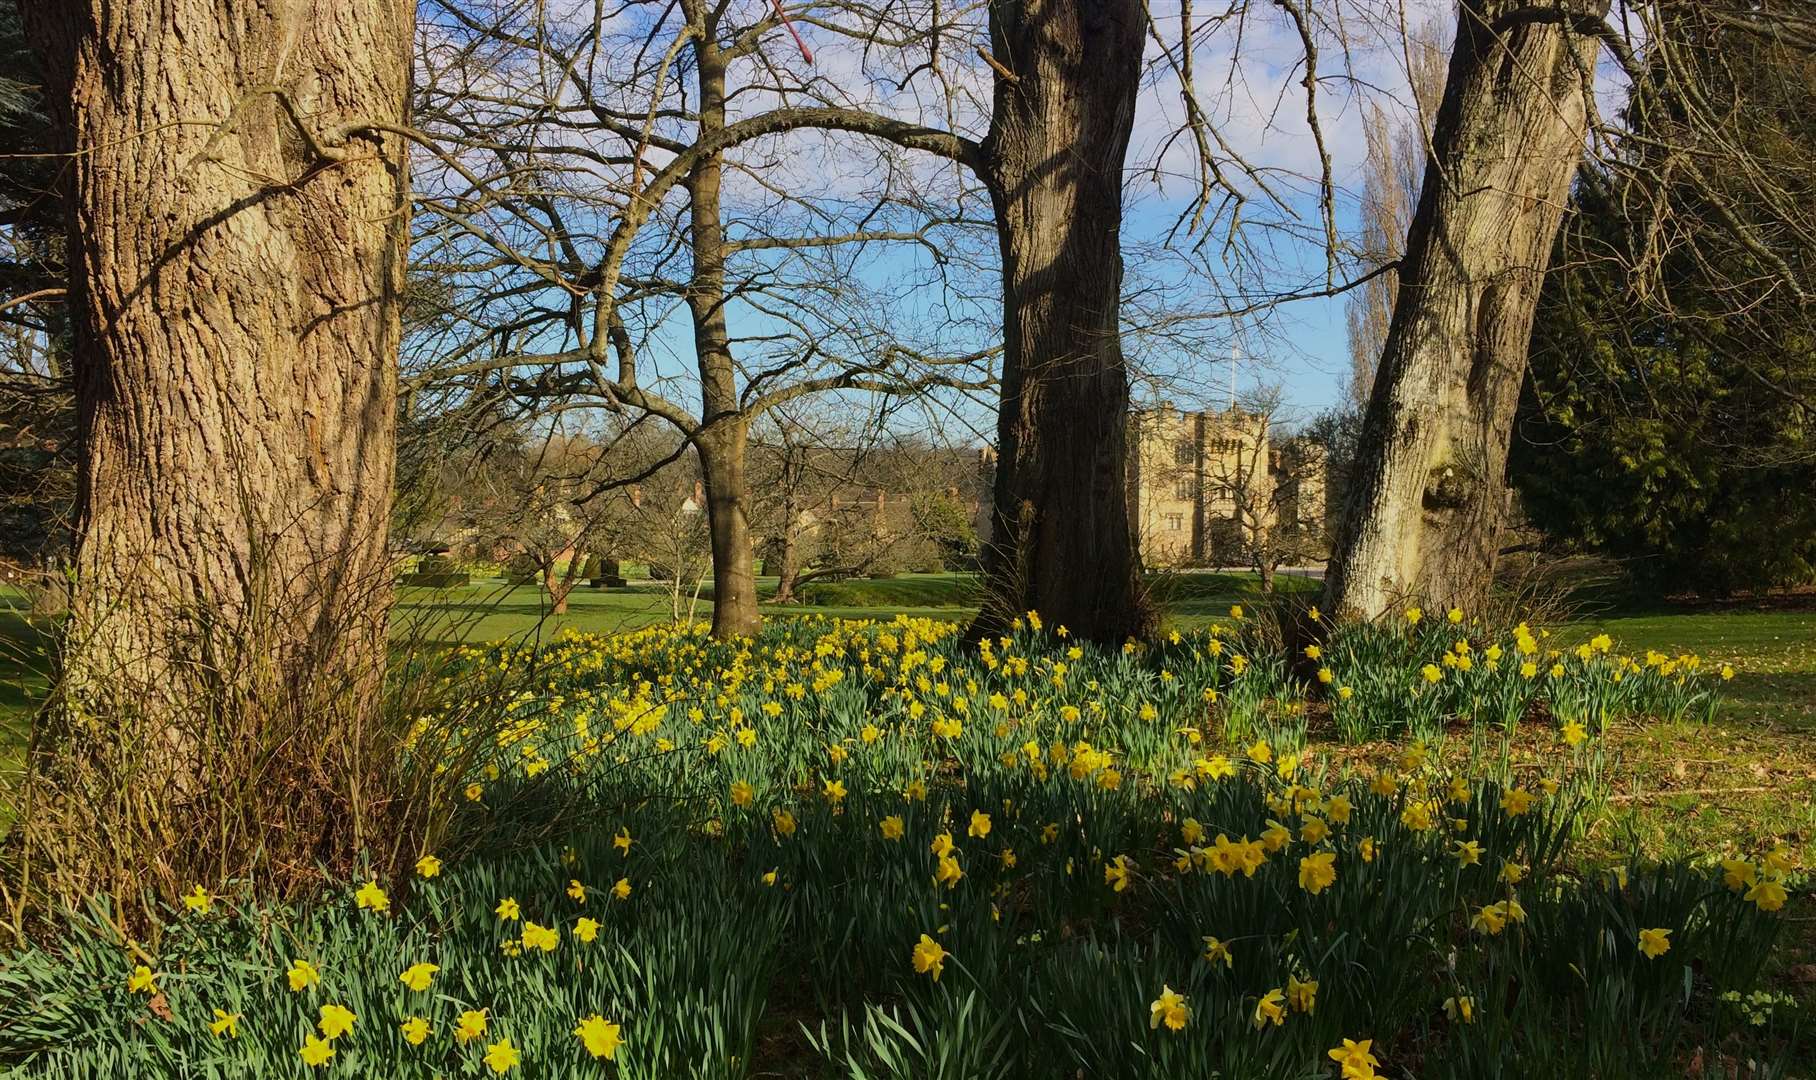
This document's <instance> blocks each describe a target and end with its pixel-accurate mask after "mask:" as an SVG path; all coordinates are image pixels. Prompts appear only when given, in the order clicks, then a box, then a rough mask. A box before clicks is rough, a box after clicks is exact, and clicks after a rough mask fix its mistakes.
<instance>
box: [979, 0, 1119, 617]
mask: <svg viewBox="0 0 1816 1080" xmlns="http://www.w3.org/2000/svg"><path fill="white" fill-rule="evenodd" d="M1146 32H1147V15H1146V11H1145V8H1144V7H1143V5H1142V4H1141V3H1140V0H995V2H993V3H992V4H991V6H990V38H991V48H992V51H993V53H994V59H995V60H996V63H997V65H1000V67H999V68H998V71H997V78H996V90H995V101H994V109H993V112H992V114H991V120H990V131H989V134H988V136H987V137H986V139H985V141H984V147H983V157H984V168H983V170H982V171H983V173H984V177H983V179H984V181H985V183H986V184H987V185H988V187H989V189H990V194H991V201H992V203H993V205H994V209H995V213H996V223H997V238H998V243H999V245H1000V247H1001V250H1002V271H1003V377H1002V403H1001V406H1000V412H999V414H998V421H997V454H998V458H997V467H996V483H995V490H994V494H993V500H992V509H991V538H990V544H989V545H988V547H987V548H986V551H985V554H984V579H985V583H984V588H985V602H984V606H983V609H982V610H981V611H980V612H979V615H978V618H977V621H976V622H975V623H974V624H973V627H972V633H973V634H985V633H992V632H996V631H998V630H1000V629H1001V628H1002V627H1003V626H1004V625H1005V624H1006V623H1007V622H1008V621H1009V620H1010V619H1012V618H1014V617H1016V616H1018V615H1020V614H1021V612H1023V611H1026V610H1036V611H1039V612H1040V614H1041V615H1042V617H1043V618H1045V619H1046V620H1047V621H1048V622H1049V623H1055V624H1063V625H1065V626H1066V627H1068V628H1069V629H1070V630H1071V632H1072V633H1073V634H1075V635H1078V636H1081V637H1087V638H1091V639H1093V640H1097V641H1105V642H1120V641H1122V640H1123V639H1125V638H1127V637H1129V636H1132V635H1133V636H1145V635H1146V634H1147V633H1148V632H1149V631H1150V630H1151V617H1150V615H1149V614H1148V612H1147V611H1146V610H1145V605H1144V604H1143V602H1142V597H1141V593H1140V584H1139V580H1138V578H1137V568H1136V561H1135V547H1134V542H1133V539H1132V537H1131V535H1130V531H1129V516H1128V509H1127V506H1128V499H1127V490H1126V483H1127V481H1126V477H1125V460H1126V456H1127V448H1126V447H1127V440H1128V409H1129V381H1128V372H1127V370H1126V368H1125V367H1124V364H1123V357H1122V343H1121V339H1120V336H1119V326H1118V310H1119V300H1120V291H1121V287H1122V251H1121V246H1120V233H1121V225H1122V170H1123V158H1124V155H1125V153H1126V152H1127V150H1128V145H1129V133H1130V128H1131V126H1132V124H1133V122H1134V116H1135V97H1136V93H1137V90H1138V87H1139V77H1140V70H1141V52H1142V45H1143V41H1144V35H1145V34H1146Z"/></svg>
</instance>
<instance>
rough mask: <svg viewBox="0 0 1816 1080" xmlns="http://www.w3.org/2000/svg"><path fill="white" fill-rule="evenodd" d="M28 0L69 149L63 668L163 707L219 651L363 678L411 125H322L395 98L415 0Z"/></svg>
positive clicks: (211, 679) (394, 116)
mask: <svg viewBox="0 0 1816 1080" xmlns="http://www.w3.org/2000/svg"><path fill="white" fill-rule="evenodd" d="M27 10H28V17H29V18H30V22H31V30H32V33H33V36H34V38H35V41H36V44H37V45H38V47H39V48H40V49H41V50H42V53H43V55H44V57H45V60H46V66H47V68H49V70H50V72H51V76H50V78H51V81H52V85H51V87H50V88H49V95H48V96H49V98H50V100H51V102H52V103H53V105H54V106H55V107H56V109H57V111H58V113H59V119H60V121H61V122H62V123H63V124H64V125H66V128H67V131H68V132H69V135H70V137H71V138H72V141H73V146H72V149H73V150H74V157H73V159H72V160H71V163H70V168H71V170H72V174H73V176H72V181H73V182H72V197H71V201H70V212H71V222H70V252H71V258H70V264H71V267H72V277H73V282H72V283H73V285H74V288H73V289H72V290H71V295H72V302H73V303H74V305H75V308H76V320H75V332H76V333H75V364H76V370H75V375H76V378H75V382H76V396H77V407H78V414H79V425H80V427H79V441H80V449H81V473H80V490H79V493H78V504H79V510H78V515H79V517H78V521H79V532H80V540H79V545H78V550H77V555H76V566H77V581H76V586H75V591H74V596H73V600H72V608H71V614H70V620H69V626H68V640H67V649H66V654H65V665H66V673H67V676H68V680H69V685H70V686H71V687H72V688H75V689H76V690H78V691H81V692H82V693H84V694H86V695H89V696H99V697H105V698H107V699H109V700H110V701H112V702H115V703H122V704H123V703H130V704H131V706H132V709H133V711H134V712H135V713H136V714H138V715H140V716H142V717H143V718H144V719H145V720H146V721H148V722H150V723H152V724H154V725H155V724H157V723H158V722H159V719H160V717H162V716H165V715H168V714H169V713H170V712H171V711H172V710H182V709H185V708H195V707H197V706H198V705H199V702H200V701H201V700H202V699H204V698H206V697H207V695H208V694H210V693H211V692H213V691H214V690H215V689H216V688H217V686H218V684H222V683H231V682H232V681H233V680H235V679H238V678H241V677H243V676H246V675H247V674H248V673H247V672H245V671H233V670H226V669H224V668H223V666H222V665H223V664H225V663H227V662H228V658H230V657H240V658H242V659H244V656H245V652H246V648H247V647H248V646H251V647H255V648H256V651H257V654H258V656H259V659H260V662H261V663H262V664H265V665H269V667H268V669H267V670H266V671H265V672H264V673H263V674H262V675H261V677H262V678H266V679H269V680H272V681H274V682H275V683H276V684H278V685H280V686H282V687H284V688H286V692H289V693H292V694H294V695H296V696H297V697H299V698H312V697H314V696H316V692H317V691H319V690H320V689H321V688H323V687H334V688H337V689H338V688H346V687H352V688H354V689H355V690H356V693H355V695H354V697H353V698H352V700H356V701H366V700H371V697H372V695H371V694H370V693H369V691H371V690H373V689H374V688H375V687H376V685H377V683H378V681H379V680H380V679H381V677H382V676H383V672H384V663H385V649H384V645H385V616H386V609H387V606H388V601H389V596H390V590H389V578H390V575H389V567H388V559H387V555H386V538H387V521H388V516H389V510H390V501H391V481H392V469H393V456H394V455H393V435H394V427H395V406H396V379H397V376H396V363H397V347H398V333H399V329H398V317H399V310H400V304H401V292H402V285H403V262H404V254H405V250H406V247H407V242H408V236H409V233H408V229H407V222H406V212H407V202H406V198H405V195H406V180H407V178H406V172H405V155H404V152H403V147H402V145H401V141H400V140H399V139H398V138H397V137H396V136H383V135H375V134H364V135H356V136H355V137H353V138H351V139H347V140H345V141H344V142H342V143H341V144H340V145H338V146H325V145H323V144H322V143H321V142H320V140H321V139H322V138H323V137H324V136H322V134H321V133H323V132H325V131H329V130H330V129H333V128H334V127H335V126H336V125H339V124H343V123H346V122H348V121H350V120H352V119H354V118H370V119H376V120H379V121H387V122H391V123H397V122H400V121H401V120H402V119H403V117H404V114H405V110H406V105H407V94H408V86H409V53H410V37H411V29H410V28H411V25H412V16H411V9H410V6H409V4H407V3H404V2H402V0H318V2H314V3H308V2H300V0H299V2H292V3H278V4H245V3H231V2H227V0H175V2H169V3H163V4H138V3H117V2H113V0H56V2H48V0H47V2H44V3H39V4H28V5H27ZM303 125H308V127H309V131H310V134H309V135H307V136H305V135H304V134H303V133H302V130H303V127H302V126H303ZM312 143H313V144H315V145H314V147H312ZM317 147H319V148H320V149H321V150H322V152H321V153H318V152H316V148H317ZM248 635H256V636H251V637H249V636H248Z"/></svg>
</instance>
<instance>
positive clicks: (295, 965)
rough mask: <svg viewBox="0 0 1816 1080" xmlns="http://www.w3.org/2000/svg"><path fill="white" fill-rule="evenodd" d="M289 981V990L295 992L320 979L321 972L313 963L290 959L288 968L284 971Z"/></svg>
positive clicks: (312, 984)
mask: <svg viewBox="0 0 1816 1080" xmlns="http://www.w3.org/2000/svg"><path fill="white" fill-rule="evenodd" d="M284 977H285V978H286V979H288V980H289V981H290V992H291V993H296V992H298V991H300V990H304V989H307V988H308V987H311V986H314V985H315V984H317V983H319V982H321V981H322V973H321V972H319V971H317V970H315V965H314V964H311V963H310V962H309V961H307V960H292V961H290V970H289V971H286V972H284Z"/></svg>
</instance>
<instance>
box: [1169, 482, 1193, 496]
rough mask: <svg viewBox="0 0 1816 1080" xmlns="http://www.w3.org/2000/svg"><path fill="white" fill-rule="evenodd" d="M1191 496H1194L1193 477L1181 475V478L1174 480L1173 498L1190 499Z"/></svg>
mask: <svg viewBox="0 0 1816 1080" xmlns="http://www.w3.org/2000/svg"><path fill="white" fill-rule="evenodd" d="M1191 497H1192V478H1191V477H1189V476H1186V477H1181V478H1180V479H1178V480H1175V481H1173V498H1175V499H1190V498H1191Z"/></svg>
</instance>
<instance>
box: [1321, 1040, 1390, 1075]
mask: <svg viewBox="0 0 1816 1080" xmlns="http://www.w3.org/2000/svg"><path fill="white" fill-rule="evenodd" d="M1373 1045H1374V1040H1373V1039H1363V1040H1361V1041H1360V1042H1358V1041H1356V1040H1354V1039H1344V1040H1343V1045H1342V1046H1339V1047H1336V1048H1334V1049H1332V1050H1331V1051H1329V1056H1330V1059H1331V1060H1332V1061H1334V1062H1336V1063H1337V1065H1338V1067H1339V1068H1340V1069H1341V1075H1342V1077H1343V1080H1374V1078H1375V1066H1377V1065H1379V1064H1381V1062H1380V1061H1379V1060H1378V1059H1376V1057H1375V1055H1374V1054H1372V1053H1370V1052H1369V1049H1370V1047H1372V1046H1373Z"/></svg>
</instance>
